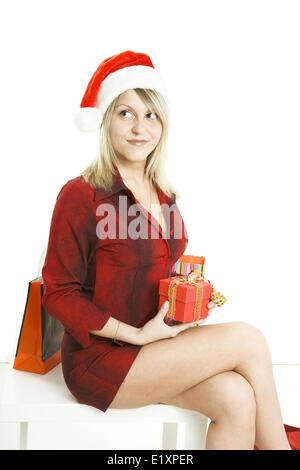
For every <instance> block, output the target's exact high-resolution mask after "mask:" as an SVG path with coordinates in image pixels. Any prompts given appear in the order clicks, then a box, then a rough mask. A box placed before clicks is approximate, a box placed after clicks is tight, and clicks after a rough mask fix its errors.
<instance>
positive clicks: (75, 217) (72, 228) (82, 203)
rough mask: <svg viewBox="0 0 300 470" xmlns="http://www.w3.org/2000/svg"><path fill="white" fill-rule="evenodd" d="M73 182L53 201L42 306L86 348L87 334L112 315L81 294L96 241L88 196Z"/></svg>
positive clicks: (101, 325)
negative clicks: (54, 202)
mask: <svg viewBox="0 0 300 470" xmlns="http://www.w3.org/2000/svg"><path fill="white" fill-rule="evenodd" d="M75 183H76V181H75V182H73V181H71V182H68V183H66V184H65V185H64V186H63V188H62V189H61V191H60V192H59V194H58V196H57V199H56V204H55V207H54V210H53V214H52V220H51V225H50V233H49V240H48V247H47V253H46V257H45V262H44V266H43V269H42V278H43V283H44V292H43V296H42V304H43V306H44V308H45V310H46V311H47V313H48V314H49V315H52V316H53V317H55V318H57V319H58V320H60V322H61V323H62V325H63V326H64V328H65V329H66V330H67V331H68V332H69V333H70V334H71V335H72V336H73V338H74V339H75V340H76V341H77V342H78V343H79V344H80V345H81V346H82V347H83V348H85V347H88V346H89V344H90V336H91V335H89V331H90V330H101V329H102V328H103V327H104V325H105V323H106V322H107V321H108V319H109V318H110V317H111V316H112V315H113V312H111V311H110V310H109V309H108V308H105V307H104V306H102V305H99V304H97V303H94V302H92V301H91V300H90V299H89V298H87V297H86V296H84V295H83V294H82V286H83V285H84V283H85V279H86V275H87V269H88V263H89V260H90V259H91V256H92V255H93V253H94V250H95V249H96V247H97V245H98V243H99V239H98V237H97V234H96V224H97V219H96V216H95V214H94V211H93V209H92V206H91V204H90V202H89V195H88V194H86V192H85V191H84V190H83V188H82V187H81V185H79V184H77V183H76V184H75ZM98 282H101V280H100V279H99V280H98Z"/></svg>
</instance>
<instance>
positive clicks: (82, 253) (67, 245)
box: [42, 166, 188, 412]
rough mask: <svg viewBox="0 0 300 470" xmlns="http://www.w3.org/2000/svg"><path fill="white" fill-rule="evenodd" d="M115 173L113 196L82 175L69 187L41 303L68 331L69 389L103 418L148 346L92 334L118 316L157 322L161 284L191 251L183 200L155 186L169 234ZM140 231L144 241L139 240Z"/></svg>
mask: <svg viewBox="0 0 300 470" xmlns="http://www.w3.org/2000/svg"><path fill="white" fill-rule="evenodd" d="M114 168H115V171H116V174H115V175H114V178H113V185H112V187H111V189H110V190H109V191H104V189H99V188H98V189H95V188H93V187H92V186H91V185H89V184H88V183H86V182H85V180H84V179H83V177H82V176H77V177H75V178H73V179H71V180H69V181H67V182H66V183H65V184H64V185H63V186H62V188H61V190H60V191H59V193H58V196H57V198H56V202H55V206H54V209H53V214H52V218H51V223H50V230H49V239H48V246H47V252H46V256H45V261H44V265H43V268H42V278H43V283H44V294H43V297H42V304H43V306H44V308H45V309H46V311H47V312H48V313H49V314H50V315H52V316H53V317H55V318H57V319H59V320H60V322H61V323H62V325H63V326H64V336H63V341H62V345H61V358H62V371H63V376H64V380H65V383H66V386H67V387H68V389H69V391H70V392H71V393H72V395H73V396H74V397H75V398H76V399H77V400H78V401H79V402H80V403H84V404H86V405H90V406H93V407H95V408H98V409H99V410H101V411H103V412H105V411H106V410H107V408H109V405H110V404H111V402H112V401H113V399H114V397H115V395H116V394H117V391H118V389H119V388H120V386H121V384H122V382H123V381H124V379H125V377H126V375H127V373H128V371H129V369H130V367H131V366H132V364H133V362H134V360H135V358H136V357H137V355H138V353H139V351H140V350H141V348H142V347H143V345H135V344H131V343H128V342H125V341H118V342H117V343H116V342H114V341H113V339H112V338H105V337H101V336H96V335H93V334H91V333H89V331H91V330H101V329H102V328H103V326H104V325H105V324H106V322H107V321H108V319H109V318H110V317H111V316H112V317H113V318H115V319H117V320H121V321H122V322H125V323H127V324H129V325H132V326H134V327H136V328H140V327H142V326H143V325H144V324H145V323H147V322H148V321H149V320H150V319H151V318H153V317H154V316H155V315H156V314H157V312H158V302H159V294H158V289H159V281H160V279H164V278H167V277H171V276H174V275H176V273H175V271H173V269H172V268H173V267H174V264H175V262H176V261H177V260H178V259H179V258H180V256H181V255H182V254H183V253H184V251H185V249H186V247H187V244H188V235H187V232H186V228H185V225H184V222H183V219H182V217H181V214H180V211H179V209H178V206H177V204H176V196H175V195H174V194H173V195H172V196H171V197H168V196H167V195H166V194H165V193H164V192H163V191H162V190H161V189H160V188H159V187H158V186H156V190H157V195H158V198H159V202H160V205H161V208H162V212H163V215H164V219H165V221H166V226H167V232H166V233H164V232H163V230H162V227H161V226H160V224H159V223H158V222H157V220H156V219H155V218H154V217H153V216H152V214H150V213H149V212H148V211H147V210H146V209H145V208H144V207H143V206H142V205H141V204H140V203H139V202H138V200H137V199H136V198H135V196H134V195H133V193H132V191H131V190H130V189H129V188H128V187H127V186H126V185H125V183H124V181H123V179H122V177H121V175H120V172H119V170H118V168H117V166H114ZM124 208H126V209H127V210H124ZM137 208H138V211H137V210H136V209H137ZM134 209H135V210H134ZM138 219H139V220H140V221H141V220H142V221H143V223H141V224H140V225H139V224H138ZM141 226H142V230H141V233H140V236H136V235H134V236H132V233H134V234H136V233H137V232H139V227H141ZM104 232H107V234H108V236H106V237H105V236H104V235H103V234H104Z"/></svg>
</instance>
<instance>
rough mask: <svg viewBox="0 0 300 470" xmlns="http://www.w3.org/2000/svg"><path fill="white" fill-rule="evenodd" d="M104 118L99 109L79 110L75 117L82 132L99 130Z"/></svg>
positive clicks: (87, 108)
mask: <svg viewBox="0 0 300 470" xmlns="http://www.w3.org/2000/svg"><path fill="white" fill-rule="evenodd" d="M102 117H103V116H102V113H101V111H100V109H98V108H90V107H86V108H79V110H78V111H77V113H76V115H75V124H76V126H77V128H78V129H79V130H80V131H84V132H86V131H87V132H88V131H95V130H97V129H99V127H100V125H101V122H102Z"/></svg>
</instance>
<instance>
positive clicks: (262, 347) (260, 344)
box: [231, 321, 269, 354]
mask: <svg viewBox="0 0 300 470" xmlns="http://www.w3.org/2000/svg"><path fill="white" fill-rule="evenodd" d="M231 325H232V328H233V330H234V334H235V337H236V338H237V340H238V341H239V343H240V344H242V345H243V347H244V348H247V350H249V349H250V350H251V354H253V353H259V354H261V353H264V352H265V353H266V352H267V353H269V347H268V344H267V341H266V338H265V336H264V335H263V333H262V332H261V331H260V330H259V328H257V327H256V326H254V325H251V324H250V323H247V322H243V321H236V322H231Z"/></svg>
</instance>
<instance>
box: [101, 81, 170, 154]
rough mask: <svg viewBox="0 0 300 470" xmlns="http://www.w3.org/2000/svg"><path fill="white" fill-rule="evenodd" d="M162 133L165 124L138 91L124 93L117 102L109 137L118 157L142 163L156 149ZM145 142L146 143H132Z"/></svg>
mask: <svg viewBox="0 0 300 470" xmlns="http://www.w3.org/2000/svg"><path fill="white" fill-rule="evenodd" d="M161 133H162V124H161V121H160V119H159V118H158V116H157V115H156V114H155V113H151V112H150V110H149V109H148V108H147V106H146V105H145V104H144V102H143V101H142V100H141V99H140V97H139V96H138V94H137V93H136V92H135V91H134V90H127V91H125V92H124V93H122V94H121V95H120V96H119V98H118V100H117V103H116V106H115V109H114V112H113V115H112V119H111V123H110V128H109V134H110V139H111V143H112V146H113V148H114V150H115V152H116V154H117V156H118V158H121V159H125V160H130V161H132V162H138V161H140V162H142V161H144V160H146V158H147V156H148V155H149V154H150V153H151V152H152V151H153V150H154V149H155V147H156V145H157V144H158V142H159V139H160V136H161ZM134 140H143V141H145V142H144V143H134V142H130V141H134Z"/></svg>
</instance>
